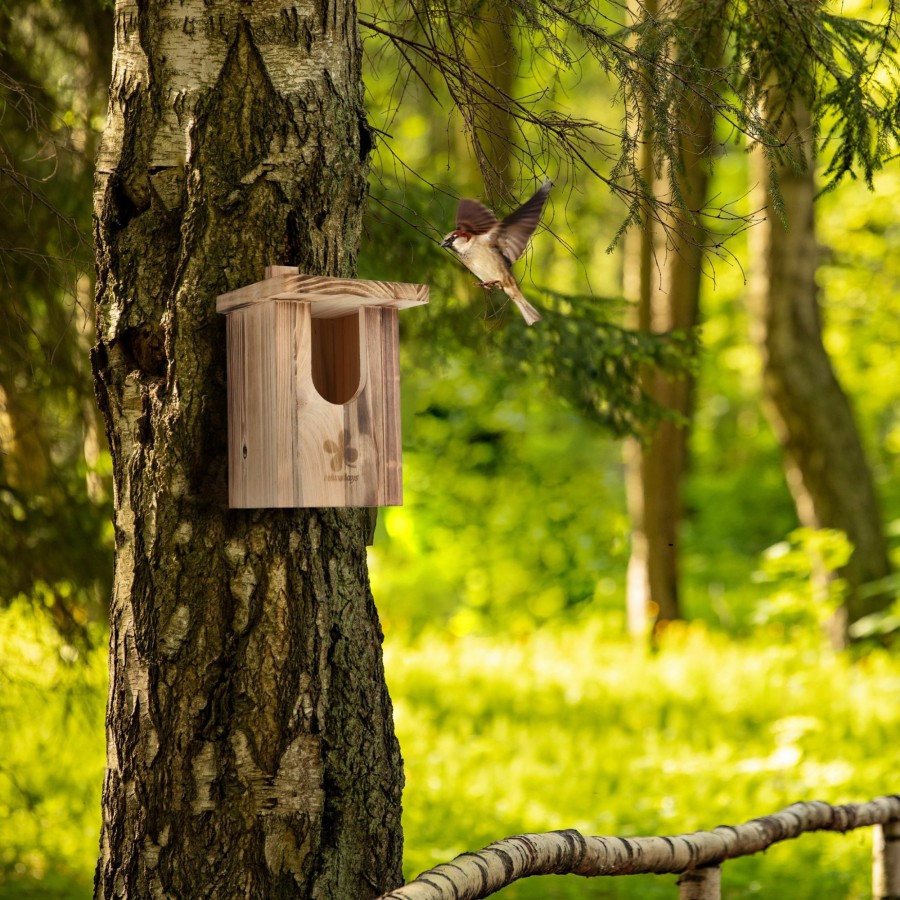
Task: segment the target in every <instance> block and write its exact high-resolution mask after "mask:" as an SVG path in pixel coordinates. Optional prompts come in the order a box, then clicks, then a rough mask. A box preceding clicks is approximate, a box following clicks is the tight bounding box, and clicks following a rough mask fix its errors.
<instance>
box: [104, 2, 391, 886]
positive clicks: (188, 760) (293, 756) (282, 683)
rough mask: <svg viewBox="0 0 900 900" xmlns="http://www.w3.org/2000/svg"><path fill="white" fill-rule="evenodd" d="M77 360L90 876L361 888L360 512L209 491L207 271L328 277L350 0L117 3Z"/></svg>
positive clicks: (346, 258)
mask: <svg viewBox="0 0 900 900" xmlns="http://www.w3.org/2000/svg"><path fill="white" fill-rule="evenodd" d="M115 18H116V23H115V24H116V44H115V52H114V59H113V78H112V87H111V95H110V107H109V119H108V125H107V130H106V133H105V136H104V141H103V146H102V150H101V153H100V157H99V162H98V171H97V178H96V194H95V229H96V245H97V255H98V285H97V334H98V343H97V346H96V348H95V350H94V353H93V366H94V373H95V380H96V390H97V395H98V399H99V403H100V406H101V409H102V411H103V414H104V416H105V422H106V428H107V433H108V436H109V443H110V447H111V450H112V457H113V465H114V479H115V490H116V500H115V532H116V569H115V586H114V592H113V598H112V609H111V615H110V624H111V637H110V678H111V684H110V692H109V706H108V711H107V743H108V768H107V773H106V778H105V783H104V788H103V831H102V839H101V855H100V860H99V864H98V868H97V875H96V895H97V896H98V897H114V896H115V897H119V896H129V897H147V898H150V897H161V896H168V897H183V898H195V897H196V898H199V897H222V898H227V897H234V896H238V895H240V896H242V897H244V896H246V897H266V898H277V897H292V898H296V897H313V896H315V897H323V898H325V897H329V898H348V897H354V898H358V897H372V896H375V895H377V894H380V893H381V892H383V891H384V890H386V889H388V888H390V887H393V886H395V885H396V884H399V883H400V880H401V872H400V862H401V850H402V846H401V845H402V838H401V831H400V791H401V785H402V769H401V760H400V755H399V751H398V747H397V743H396V740H395V738H394V734H393V723H392V712H391V705H390V700H389V698H388V695H387V691H386V688H385V684H384V675H383V668H382V659H381V649H380V644H381V639H382V636H381V631H380V626H379V624H378V619H377V614H376V611H375V608H374V604H373V600H372V596H371V593H370V590H369V586H368V576H367V570H366V553H365V543H364V531H365V518H364V515H363V514H362V513H360V512H359V511H348V510H345V511H337V510H242V511H238V510H235V511H230V510H229V509H228V508H227V496H226V395H225V322H224V318H223V317H221V316H217V315H216V313H215V298H216V295H217V294H219V293H222V292H224V291H227V290H231V289H234V288H237V287H240V286H242V285H244V284H247V283H250V282H253V281H256V280H259V279H260V278H261V277H262V276H263V268H264V266H265V265H266V264H269V263H283V264H294V265H298V264H299V266H300V267H301V270H302V271H306V272H310V273H313V274H326V275H334V276H352V275H353V274H354V270H355V259H356V253H357V249H358V243H359V237H360V226H361V214H362V209H363V203H364V199H365V194H366V181H365V176H366V167H367V163H366V159H367V155H368V151H369V132H368V129H367V127H366V124H365V119H364V114H363V107H362V89H361V82H360V47H359V41H358V36H357V31H356V7H355V4H354V3H353V2H352V0H331V2H325V0H312V2H310V3H308V4H304V5H303V6H293V5H290V4H286V3H278V2H273V0H268V2H256V3H253V4H249V3H246V2H242V0H183V2H181V3H151V2H147V0H141V2H128V0H119V2H118V3H117V6H116V14H115Z"/></svg>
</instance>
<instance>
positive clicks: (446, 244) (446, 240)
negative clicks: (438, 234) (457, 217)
mask: <svg viewBox="0 0 900 900" xmlns="http://www.w3.org/2000/svg"><path fill="white" fill-rule="evenodd" d="M452 243H453V235H452V234H451V235H450V236H449V237H445V238H444V239H443V240H442V241H441V246H442V247H449V246H450V245H451V244H452Z"/></svg>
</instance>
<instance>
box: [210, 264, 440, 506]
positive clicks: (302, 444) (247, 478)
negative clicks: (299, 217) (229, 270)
mask: <svg viewBox="0 0 900 900" xmlns="http://www.w3.org/2000/svg"><path fill="white" fill-rule="evenodd" d="M426 303H428V287H427V285H424V284H402V283H397V282H389V281H364V280H361V279H348V278H327V277H323V276H316V275H301V274H300V273H299V271H298V270H297V269H296V268H292V267H288V266H269V267H268V268H267V269H266V277H265V279H264V280H263V281H258V282H256V283H255V284H251V285H247V286H246V287H242V288H239V289H238V290H236V291H230V292H229V293H227V294H222V295H220V296H219V297H218V298H217V300H216V310H217V311H218V312H220V313H223V314H224V315H225V316H226V322H227V326H226V341H227V355H228V502H229V505H230V506H231V507H232V508H241V509H246V508H260V507H300V506H302V507H311V506H312V507H323V506H398V505H400V504H401V503H402V502H403V483H402V473H401V452H400V447H401V434H400V347H399V340H398V321H397V312H398V310H400V309H406V308H408V307H412V306H422V305H424V304H426Z"/></svg>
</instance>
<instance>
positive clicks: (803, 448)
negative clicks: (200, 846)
mask: <svg viewBox="0 0 900 900" xmlns="http://www.w3.org/2000/svg"><path fill="white" fill-rule="evenodd" d="M785 102H786V101H785V100H784V98H783V97H781V96H780V95H779V92H778V91H777V89H774V88H773V90H772V91H771V92H770V105H771V106H772V108H773V110H774V111H775V112H777V111H778V110H779V109H780V107H782V106H783V105H784V103H785ZM773 118H778V117H777V116H775V115H773ZM780 118H781V121H782V126H781V127H782V134H781V137H782V138H783V139H784V140H785V142H786V143H787V145H788V146H790V147H791V148H792V149H793V152H794V153H795V154H796V157H797V158H798V159H800V160H805V168H802V167H798V166H797V165H796V164H791V163H790V162H784V163H783V164H781V165H779V166H778V171H777V177H778V186H779V190H780V193H781V197H782V202H783V208H784V215H785V219H786V220H787V228H785V227H784V226H783V225H782V224H781V222H780V221H779V217H778V213H777V211H776V210H775V208H774V197H773V191H772V185H771V183H770V180H771V175H770V172H769V171H768V167H767V166H764V165H758V167H757V170H756V171H757V176H756V177H757V185H758V186H757V191H758V195H759V201H758V204H757V205H759V206H760V207H763V206H764V207H765V211H766V218H765V221H764V222H763V223H761V224H760V225H759V226H758V227H757V228H755V229H753V230H752V231H751V241H755V242H756V245H755V247H754V248H753V249H754V250H755V252H754V254H753V258H754V259H755V260H757V261H758V262H757V267H756V270H755V272H754V273H753V277H752V280H751V289H750V298H751V302H750V307H751V311H752V314H753V337H754V340H755V342H756V344H757V346H758V347H759V350H760V353H761V354H762V359H763V393H764V396H765V400H766V404H765V405H766V412H767V415H768V418H769V421H770V422H771V424H772V427H773V429H774V431H775V433H776V435H777V436H778V440H779V441H780V443H781V446H782V449H783V452H784V463H785V472H786V475H787V482H788V486H789V487H790V490H791V494H792V495H793V498H794V504H795V506H796V508H797V516H798V518H799V519H800V522H801V524H803V525H804V526H807V527H810V528H836V529H840V530H841V531H843V532H845V533H846V535H847V538H848V539H849V541H850V543H851V544H852V545H853V548H854V550H853V555H852V557H851V558H850V561H849V562H848V564H847V566H846V567H845V568H844V569H843V570H842V571H841V572H840V573H839V574H840V575H841V577H843V578H844V579H845V580H846V583H847V587H848V593H847V597H846V602H845V605H844V608H843V609H842V611H841V614H840V615H839V616H838V617H837V618H836V619H835V621H834V622H833V623H832V640H833V642H834V643H835V644H836V645H842V644H843V643H844V641H845V636H846V626H847V624H849V623H852V622H854V621H856V620H857V619H859V618H860V617H862V616H864V615H866V614H867V613H871V612H874V611H876V610H878V609H881V608H884V607H885V606H886V605H887V604H888V603H890V601H891V598H890V597H889V596H887V595H885V594H883V593H879V592H875V593H873V594H871V595H869V596H866V595H865V594H863V593H861V592H860V588H861V587H862V586H863V585H866V584H868V583H871V582H876V581H878V580H879V579H882V578H884V577H886V576H887V575H888V574H890V562H889V559H888V554H887V544H886V542H885V538H884V532H883V529H882V519H881V512H880V509H879V505H878V499H877V496H876V492H875V485H874V481H873V478H872V473H871V470H870V468H869V466H868V463H867V461H866V455H865V451H864V449H863V446H862V441H861V440H860V436H859V432H858V430H857V427H856V422H855V421H854V417H853V411H852V409H851V407H850V403H849V401H848V399H847V395H846V394H845V393H844V391H843V389H842V388H841V385H840V383H839V382H838V380H837V377H836V376H835V373H834V369H833V368H832V365H831V360H830V358H829V356H828V352H827V351H826V350H825V346H824V344H823V343H822V315H821V310H820V307H819V301H818V295H817V288H816V265H817V253H816V230H815V211H814V200H815V194H816V186H815V177H814V167H813V160H812V157H811V155H810V154H811V148H810V143H809V140H808V136H809V134H810V132H811V126H810V114H809V110H808V108H807V107H806V106H805V105H804V104H803V103H801V102H800V101H799V100H798V101H797V102H796V103H795V104H794V106H793V114H792V115H785V116H781V117H780Z"/></svg>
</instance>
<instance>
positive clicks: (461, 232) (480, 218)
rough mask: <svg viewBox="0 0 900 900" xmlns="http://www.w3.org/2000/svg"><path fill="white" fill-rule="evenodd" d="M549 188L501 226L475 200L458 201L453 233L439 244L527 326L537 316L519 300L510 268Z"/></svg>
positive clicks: (547, 184) (542, 188) (543, 188)
mask: <svg viewBox="0 0 900 900" xmlns="http://www.w3.org/2000/svg"><path fill="white" fill-rule="evenodd" d="M550 187H551V183H550V181H549V180H548V181H545V182H544V183H543V184H542V185H541V186H540V188H539V189H538V192H537V193H536V194H535V195H534V196H533V197H532V198H531V199H530V200H528V201H526V202H525V203H523V204H522V205H521V206H520V207H519V208H518V209H517V210H516V211H515V212H512V213H510V214H509V215H508V216H507V217H506V218H505V219H504V220H503V221H502V222H501V221H499V220H498V219H497V217H496V216H495V215H494V214H493V213H492V212H491V211H490V210H489V209H488V208H487V207H486V206H482V204H480V203H479V202H478V201H477V200H460V201H459V207H458V208H457V210H456V230H455V231H451V232H450V234H448V235H447V236H446V237H445V238H444V240H443V241H442V242H441V246H442V247H446V248H447V249H448V250H452V251H453V252H454V253H455V254H456V255H457V256H458V257H459V261H460V262H461V263H462V264H463V265H464V266H465V267H466V268H467V269H468V270H469V271H470V272H472V273H473V274H475V275H477V276H478V278H480V279H481V282H480V283H481V286H482V287H483V288H486V289H490V288H496V287H498V288H501V289H502V290H503V291H504V293H505V294H506V295H507V296H508V297H509V298H510V299H511V300H512V301H513V303H515V304H516V306H518V307H519V310H520V311H521V313H522V316H523V317H524V319H525V321H526V322H527V323H528V324H529V325H531V324H533V323H534V322H537V320H538V319H540V317H541V314H540V313H539V312H538V311H537V310H536V309H535V308H534V307H533V306H532V305H531V304H530V303H529V302H528V301H527V300H526V299H525V298H524V297H523V296H522V291H521V290H520V289H519V285H518V283H517V282H516V279H515V278H514V277H513V274H512V272H511V271H510V266H512V264H513V263H514V262H515V261H516V260H517V259H518V258H519V257H520V256H521V255H522V252H523V251H524V250H525V247H526V246H527V244H528V241H529V239H530V238H531V235H532V234H534V230H535V228H537V225H538V221H539V220H540V218H541V210H542V209H543V208H544V203H545V202H546V200H547V195H548V194H549V193H550Z"/></svg>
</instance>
